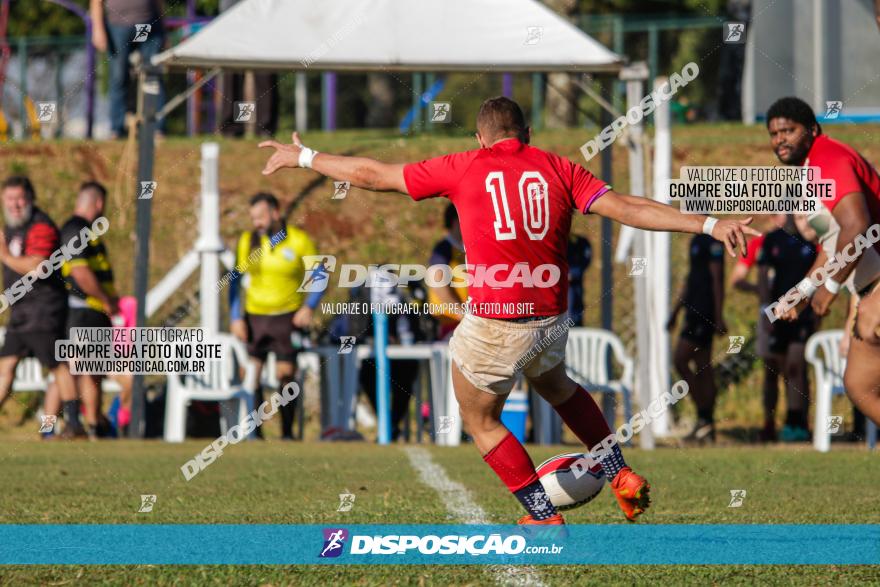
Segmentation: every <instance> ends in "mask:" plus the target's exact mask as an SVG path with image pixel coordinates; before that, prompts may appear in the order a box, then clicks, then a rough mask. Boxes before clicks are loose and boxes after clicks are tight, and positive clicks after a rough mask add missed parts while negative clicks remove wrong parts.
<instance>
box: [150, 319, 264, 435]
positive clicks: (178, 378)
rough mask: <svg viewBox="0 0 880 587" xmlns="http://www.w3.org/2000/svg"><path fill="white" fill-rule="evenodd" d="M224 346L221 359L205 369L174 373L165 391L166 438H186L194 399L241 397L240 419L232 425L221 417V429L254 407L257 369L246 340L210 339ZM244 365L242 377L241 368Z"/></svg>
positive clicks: (218, 337)
mask: <svg viewBox="0 0 880 587" xmlns="http://www.w3.org/2000/svg"><path fill="white" fill-rule="evenodd" d="M209 342H210V343H211V344H220V345H222V346H223V351H222V352H223V356H224V357H225V358H224V359H223V360H222V361H209V362H208V363H207V370H206V372H205V373H183V374H178V373H172V374H169V375H168V388H167V390H166V392H165V441H166V442H183V441H184V439H185V438H186V408H187V406H188V405H189V403H190V402H191V401H192V400H201V401H223V400H232V399H235V400H238V413H237V421H236V422H233V423H232V424H231V425H230V424H229V423H227V422H226V419H225V418H221V432H222V434H226V431H227V430H228V429H229V428H231V427H232V426H233V425H236V424H240V423H241V422H242V421H244V419H245V418H246V417H247V415H248V414H249V413H250V412H251V410H253V403H254V393H253V389H254V385H255V384H256V381H257V379H256V378H257V373H256V369H255V368H254V365H253V364H251V362H250V360H248V354H247V349H246V348H245V346H244V344H243V343H242V342H241V341H239V340H238V339H237V338H235V337H234V336H232V335H231V334H217V335H215V336H214V337H213V339H212V340H210V341H209ZM242 368H243V369H244V371H245V376H244V378H243V379H242V378H241V376H240V375H239V370H240V369H242Z"/></svg>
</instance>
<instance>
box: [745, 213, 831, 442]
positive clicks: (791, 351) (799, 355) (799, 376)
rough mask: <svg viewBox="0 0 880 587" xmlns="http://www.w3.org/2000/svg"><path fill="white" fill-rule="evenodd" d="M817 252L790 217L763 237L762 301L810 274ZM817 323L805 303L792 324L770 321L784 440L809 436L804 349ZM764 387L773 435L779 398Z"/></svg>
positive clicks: (767, 427)
mask: <svg viewBox="0 0 880 587" xmlns="http://www.w3.org/2000/svg"><path fill="white" fill-rule="evenodd" d="M816 254H817V253H816V247H815V245H813V244H812V243H811V242H809V241H807V240H806V239H804V237H803V236H801V234H800V233H799V232H798V229H797V227H796V226H795V223H794V219H793V218H791V217H789V218H788V219H787V221H786V224H785V225H784V226H783V227H782V228H779V229H777V230H774V231H773V232H771V233H770V234H768V235H767V236H766V237H764V244H763V245H762V246H761V250H760V251H759V252H758V266H759V267H760V273H759V277H758V290H759V295H760V297H761V304H762V305H766V304H769V303H771V302H774V301H776V300H778V299H780V298H781V297H782V296H784V295H785V293H786V292H787V291H788V290H790V289H791V288H793V287H795V286H797V284H798V282H800V280H801V279H803V276H804V275H806V274H807V273H809V271H810V268H811V267H812V266H813V262H814V261H815V260H816ZM771 272H772V276H771ZM817 323H818V317H817V316H816V314H815V313H814V312H813V310H812V309H811V308H809V307H807V308H806V309H805V310H804V311H803V312H801V313H800V315H798V318H797V320H795V321H793V322H787V321H785V320H777V321H775V322H773V324H771V325H770V341H769V342H770V345H769V346H770V353H771V354H772V355H773V357H774V362H775V363H776V364H777V365H779V366H780V369H781V371H782V374H783V377H784V379H785V396H786V403H787V406H788V412H787V415H786V418H785V426H784V428H783V429H782V440H784V441H786V442H795V441H804V440H809V439H810V433H809V431H808V429H807V411H808V410H807V406H808V404H809V397H810V395H809V394H810V390H809V388H808V387H807V366H806V361H805V360H804V348H805V345H806V343H807V339H809V338H810V336H812V334H813V333H814V332H815V331H816V326H817ZM774 388H775V386H774ZM766 391H767V389H766V387H765V397H764V434H763V436H764V438H767V439H772V438H773V437H774V436H775V422H776V420H775V412H776V403H777V399H778V398H777V394H776V393H769V394H767V393H766Z"/></svg>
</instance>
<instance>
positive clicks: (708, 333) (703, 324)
mask: <svg viewBox="0 0 880 587" xmlns="http://www.w3.org/2000/svg"><path fill="white" fill-rule="evenodd" d="M714 336H715V324H714V323H713V322H711V321H709V320H708V319H706V318H704V317H702V316H700V315H699V314H685V317H684V324H683V325H682V327H681V337H682V338H686V339H687V340H689V341H690V342H692V343H694V344H696V345H699V346H709V345H711V344H712V338H713V337H714Z"/></svg>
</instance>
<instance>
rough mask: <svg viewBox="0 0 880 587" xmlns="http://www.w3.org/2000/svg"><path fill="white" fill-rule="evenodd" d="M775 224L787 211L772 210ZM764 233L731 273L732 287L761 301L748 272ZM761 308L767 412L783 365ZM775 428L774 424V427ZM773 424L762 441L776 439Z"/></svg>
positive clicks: (759, 325)
mask: <svg viewBox="0 0 880 587" xmlns="http://www.w3.org/2000/svg"><path fill="white" fill-rule="evenodd" d="M771 218H772V221H773V224H774V225H775V226H776V227H777V228H779V227H781V226H783V225H784V224H785V219H786V215H785V214H773V215H772V216H771ZM764 236H765V235H763V234H762V235H761V236H756V237H755V238H753V239H751V240H750V241H749V242H748V245H747V250H748V252H747V253H746V256H745V257H740V258H739V259H738V260H737V263H736V265H735V266H734V268H733V271H732V272H731V273H730V282H729V283H730V287H732V288H734V289H738V290H740V291H742V292H746V293H751V294H755V296H756V297H757V298H758V301H759V302H760V299H761V296H760V291H759V289H758V284H757V283H753V282H751V281H749V279H748V277H749V273H750V272H751V270H752V267H754V266H755V264H756V263H757V262H758V253H759V252H760V250H761V245H762V244H763V242H764ZM759 306H760V308H759V312H758V318H757V322H756V329H755V330H756V332H755V336H756V338H757V344H756V345H755V346H756V352H757V355H758V357H759V358H760V359H761V360H762V361H763V363H764V388H763V397H764V402H765V404H764V413H765V414H768V413H770V411H771V408H768V406H767V404H766V402H767V401H770V400H771V399H772V401H773V404H772V405H773V406H775V405H776V400H775V399H774V398H777V397H779V387H778V385H779V381H778V380H779V373H780V372H781V368H780V366H779V365H778V364H776V362H775V358H774V355H773V354H771V353H770V320H769V319H768V318H767V316H766V314H764V307H765V306H764V305H763V304H760V303H759ZM772 430H775V427H773V428H772ZM772 430H771V428H768V426H767V425H766V421H765V426H764V428H763V429H762V430H761V432H760V433H759V439H760V440H761V441H762V442H773V441H775V440H776V434H775V432H773V431H772Z"/></svg>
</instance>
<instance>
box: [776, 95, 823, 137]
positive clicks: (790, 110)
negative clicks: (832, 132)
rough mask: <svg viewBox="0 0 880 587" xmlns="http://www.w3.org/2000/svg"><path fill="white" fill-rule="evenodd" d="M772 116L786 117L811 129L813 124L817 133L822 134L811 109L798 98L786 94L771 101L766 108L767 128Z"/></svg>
mask: <svg viewBox="0 0 880 587" xmlns="http://www.w3.org/2000/svg"><path fill="white" fill-rule="evenodd" d="M774 118H787V119H789V120H793V121H795V122H797V123H799V124H803V125H804V126H805V127H806V128H807V129H811V128H813V127H814V126H815V127H816V128H817V129H818V132H819V134H822V127H821V126H820V125H819V121H818V120H816V115H815V114H814V113H813V109H812V108H811V107H810V105H809V104H807V103H806V102H804V101H803V100H801V99H800V98H795V97H794V96H787V97H785V98H780V99H778V100H776V101H775V102H773V104H772V105H771V106H770V108H769V109H768V110H767V127H768V128H769V127H770V121H771V120H773V119H774Z"/></svg>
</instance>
